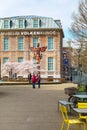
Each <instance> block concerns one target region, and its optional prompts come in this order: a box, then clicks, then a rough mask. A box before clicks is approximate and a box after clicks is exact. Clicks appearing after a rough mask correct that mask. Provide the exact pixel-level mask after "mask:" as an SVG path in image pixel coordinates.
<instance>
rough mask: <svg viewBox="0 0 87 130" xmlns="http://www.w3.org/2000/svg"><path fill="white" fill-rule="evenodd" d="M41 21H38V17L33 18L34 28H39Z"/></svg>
mask: <svg viewBox="0 0 87 130" xmlns="http://www.w3.org/2000/svg"><path fill="white" fill-rule="evenodd" d="M38 23H39V22H38V19H34V20H33V27H34V28H38V27H39V24H38Z"/></svg>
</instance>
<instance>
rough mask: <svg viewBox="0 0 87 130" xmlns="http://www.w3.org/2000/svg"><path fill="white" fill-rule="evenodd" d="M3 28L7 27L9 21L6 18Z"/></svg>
mask: <svg viewBox="0 0 87 130" xmlns="http://www.w3.org/2000/svg"><path fill="white" fill-rule="evenodd" d="M4 28H9V21H8V20H4Z"/></svg>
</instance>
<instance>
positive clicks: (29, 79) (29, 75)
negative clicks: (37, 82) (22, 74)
mask: <svg viewBox="0 0 87 130" xmlns="http://www.w3.org/2000/svg"><path fill="white" fill-rule="evenodd" d="M31 77H32V75H31V73H29V74H28V81H29V83H31Z"/></svg>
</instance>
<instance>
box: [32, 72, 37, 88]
mask: <svg viewBox="0 0 87 130" xmlns="http://www.w3.org/2000/svg"><path fill="white" fill-rule="evenodd" d="M31 81H32V87H33V88H35V84H36V76H35V74H34V73H33V75H32V78H31Z"/></svg>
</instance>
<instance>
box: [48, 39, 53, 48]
mask: <svg viewBox="0 0 87 130" xmlns="http://www.w3.org/2000/svg"><path fill="white" fill-rule="evenodd" d="M48 49H49V50H52V49H53V37H49V38H48Z"/></svg>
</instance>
